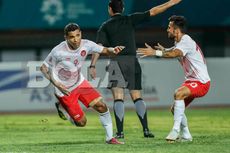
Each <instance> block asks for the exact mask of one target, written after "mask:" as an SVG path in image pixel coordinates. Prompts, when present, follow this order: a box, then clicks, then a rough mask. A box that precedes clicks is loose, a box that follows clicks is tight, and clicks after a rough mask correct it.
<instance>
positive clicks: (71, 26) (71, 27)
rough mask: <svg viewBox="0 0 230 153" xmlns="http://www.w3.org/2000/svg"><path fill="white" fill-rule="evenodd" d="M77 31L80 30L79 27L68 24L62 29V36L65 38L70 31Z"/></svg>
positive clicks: (74, 24)
mask: <svg viewBox="0 0 230 153" xmlns="http://www.w3.org/2000/svg"><path fill="white" fill-rule="evenodd" d="M78 29H79V30H81V29H80V26H79V25H78V24H76V23H69V24H67V25H66V26H65V28H64V35H66V36H67V35H68V33H69V32H70V31H75V30H78Z"/></svg>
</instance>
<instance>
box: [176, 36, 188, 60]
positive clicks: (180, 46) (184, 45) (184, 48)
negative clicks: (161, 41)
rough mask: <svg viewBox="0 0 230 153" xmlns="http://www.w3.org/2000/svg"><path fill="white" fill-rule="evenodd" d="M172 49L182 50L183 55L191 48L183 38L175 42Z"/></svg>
mask: <svg viewBox="0 0 230 153" xmlns="http://www.w3.org/2000/svg"><path fill="white" fill-rule="evenodd" d="M174 49H179V50H180V51H182V53H183V56H185V55H186V54H188V52H189V51H190V50H191V48H190V45H189V44H188V42H187V41H185V40H181V41H180V42H179V43H178V44H176V46H175V48H174Z"/></svg>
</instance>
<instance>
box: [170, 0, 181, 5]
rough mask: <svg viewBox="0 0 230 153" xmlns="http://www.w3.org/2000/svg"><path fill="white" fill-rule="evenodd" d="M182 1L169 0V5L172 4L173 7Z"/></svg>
mask: <svg viewBox="0 0 230 153" xmlns="http://www.w3.org/2000/svg"><path fill="white" fill-rule="evenodd" d="M181 1H182V0H170V2H171V3H173V4H174V5H176V4H178V3H180V2H181Z"/></svg>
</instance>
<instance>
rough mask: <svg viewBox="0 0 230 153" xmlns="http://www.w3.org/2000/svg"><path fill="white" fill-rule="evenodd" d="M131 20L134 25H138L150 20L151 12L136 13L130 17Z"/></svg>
mask: <svg viewBox="0 0 230 153" xmlns="http://www.w3.org/2000/svg"><path fill="white" fill-rule="evenodd" d="M129 18H130V20H131V22H132V24H133V25H137V24H140V23H141V22H143V21H146V20H149V18H150V11H146V12H139V13H134V14H131V15H129Z"/></svg>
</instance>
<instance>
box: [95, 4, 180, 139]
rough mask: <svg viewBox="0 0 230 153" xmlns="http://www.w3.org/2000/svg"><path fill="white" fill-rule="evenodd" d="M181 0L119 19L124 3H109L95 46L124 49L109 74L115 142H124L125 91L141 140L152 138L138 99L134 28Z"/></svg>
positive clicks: (143, 109) (138, 74)
mask: <svg viewBox="0 0 230 153" xmlns="http://www.w3.org/2000/svg"><path fill="white" fill-rule="evenodd" d="M180 1H181V0H170V1H168V2H166V3H164V4H162V5H159V6H156V7H153V8H151V9H150V10H148V11H146V12H140V13H134V14H130V15H128V16H126V15H122V12H123V10H124V4H123V0H110V2H109V5H108V13H109V15H110V16H111V18H110V19H108V20H107V21H106V22H104V23H103V24H102V25H101V27H100V29H99V30H98V35H97V43H99V44H102V45H103V46H117V45H121V44H123V45H124V46H125V49H124V51H122V53H121V54H119V56H116V57H111V61H110V65H109V67H108V71H109V81H110V82H109V88H111V91H112V94H113V99H114V106H113V109H114V114H115V115H114V116H115V121H116V126H117V133H116V135H117V136H116V137H117V138H124V131H123V122H124V89H125V88H128V89H129V92H130V96H131V98H132V100H133V102H134V104H135V109H136V113H137V115H138V117H139V120H140V122H141V124H142V127H143V132H144V137H146V138H153V137H154V135H153V134H152V133H151V132H150V130H149V128H148V122H147V110H146V104H145V102H144V100H143V99H142V96H141V89H142V86H141V77H142V72H141V67H140V64H139V61H138V59H137V58H136V42H135V26H136V25H138V24H141V23H142V22H143V21H146V20H148V19H150V17H152V16H155V15H157V14H160V13H162V12H164V11H165V10H167V9H168V8H170V7H172V6H174V5H176V4H177V3H179V2H180ZM97 58H98V55H94V56H93V58H92V62H91V66H90V71H91V74H92V76H93V77H95V74H96V72H95V64H96V61H97Z"/></svg>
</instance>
